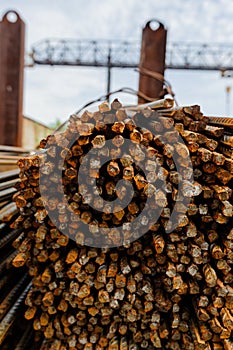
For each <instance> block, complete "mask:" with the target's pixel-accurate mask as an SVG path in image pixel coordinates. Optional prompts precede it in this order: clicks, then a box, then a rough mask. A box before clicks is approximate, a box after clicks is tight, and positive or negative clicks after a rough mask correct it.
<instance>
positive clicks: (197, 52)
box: [32, 39, 233, 71]
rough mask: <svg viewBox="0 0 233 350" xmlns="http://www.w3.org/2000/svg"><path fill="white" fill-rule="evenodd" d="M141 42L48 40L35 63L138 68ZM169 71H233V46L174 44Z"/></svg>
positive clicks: (35, 55) (169, 52)
mask: <svg viewBox="0 0 233 350" xmlns="http://www.w3.org/2000/svg"><path fill="white" fill-rule="evenodd" d="M140 45H141V43H140V42H137V41H103V40H100V41H99V40H98V41H94V40H74V39H69V40H61V39H47V40H43V41H41V42H39V43H37V44H35V45H34V46H33V48H32V58H33V62H34V63H35V64H41V65H62V66H63V65H67V66H86V67H109V66H110V67H119V68H135V67H138V63H139V55H140ZM166 68H168V69H193V70H221V71H231V70H233V44H198V43H170V44H168V45H167V52H166Z"/></svg>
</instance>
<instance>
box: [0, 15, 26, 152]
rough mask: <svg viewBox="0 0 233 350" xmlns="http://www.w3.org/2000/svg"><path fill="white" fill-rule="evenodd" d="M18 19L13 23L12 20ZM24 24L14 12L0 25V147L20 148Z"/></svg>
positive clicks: (3, 19)
mask: <svg viewBox="0 0 233 350" xmlns="http://www.w3.org/2000/svg"><path fill="white" fill-rule="evenodd" d="M12 14H13V15H15V16H16V21H15V22H12V21H11V20H10V16H12ZM24 37H25V24H24V22H23V21H22V19H21V18H20V17H19V15H18V14H17V13H16V12H15V11H8V12H7V13H6V14H5V15H4V16H3V18H2V21H1V22H0V77H1V79H0V144H3V145H11V146H21V144H22V119H23V116H22V105H23V73H24Z"/></svg>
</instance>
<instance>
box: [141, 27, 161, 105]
mask: <svg viewBox="0 0 233 350" xmlns="http://www.w3.org/2000/svg"><path fill="white" fill-rule="evenodd" d="M152 22H157V23H158V24H159V28H158V29H156V30H153V29H152V28H151V24H152ZM166 39H167V30H166V29H165V28H164V25H163V24H162V23H160V22H158V21H153V20H152V21H149V22H148V23H147V24H146V26H145V27H144V29H143V31H142V44H141V56H140V64H139V67H140V68H146V69H148V70H150V71H152V72H156V73H159V74H161V75H164V69H165V53H166ZM162 89H163V83H162V82H161V81H159V80H156V79H153V78H151V77H148V76H146V75H144V74H140V77H139V90H140V91H142V92H143V93H144V94H145V95H147V96H149V97H151V98H158V97H159V96H160V93H161V91H162ZM145 102H146V101H145V100H143V99H142V98H139V99H138V103H145Z"/></svg>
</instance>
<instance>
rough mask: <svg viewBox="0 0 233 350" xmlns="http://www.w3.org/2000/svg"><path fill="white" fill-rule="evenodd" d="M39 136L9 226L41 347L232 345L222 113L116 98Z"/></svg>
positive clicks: (228, 152) (226, 136)
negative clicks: (213, 115) (132, 105)
mask: <svg viewBox="0 0 233 350" xmlns="http://www.w3.org/2000/svg"><path fill="white" fill-rule="evenodd" d="M150 107H151V108H150ZM128 141H130V143H129V144H128ZM41 147H42V148H44V151H43V152H41V153H39V154H35V155H33V156H30V157H27V158H23V159H21V160H20V161H19V162H18V164H19V167H20V179H21V181H20V183H19V184H18V185H17V190H18V192H17V193H16V194H14V200H15V202H16V205H17V207H18V208H19V211H20V215H19V216H18V218H17V219H16V220H15V222H14V224H13V225H11V226H12V228H13V229H14V230H21V233H20V235H19V236H18V237H17V239H16V240H15V242H14V247H15V248H17V249H18V250H19V252H18V254H17V256H16V257H15V258H14V260H13V264H14V266H16V267H20V268H21V269H22V268H23V267H24V266H25V265H27V266H28V269H29V274H30V276H31V277H32V286H31V288H30V291H29V292H28V294H27V297H26V305H27V306H28V308H27V310H26V311H25V318H26V319H28V320H33V328H34V330H35V331H39V332H42V333H43V335H44V337H45V339H46V340H45V343H44V345H43V349H53V350H65V349H71V350H74V349H85V350H89V349H112V350H114V349H121V350H124V349H131V350H132V349H144V348H148V349H173V350H176V349H177V350H178V349H185V350H193V349H194V350H195V349H212V350H220V349H225V350H230V349H232V347H233V342H232V340H231V339H232V336H233V312H232V310H233V273H232V263H233V249H232V248H233V229H232V216H233V206H232V176H233V175H232V174H233V159H232V129H231V127H230V126H229V123H227V126H224V125H219V124H218V119H217V118H210V119H208V118H207V117H205V116H203V115H202V113H201V112H200V108H199V107H198V106H192V107H182V108H175V107H174V106H173V102H171V101H170V100H163V101H159V102H157V103H156V104H153V105H151V106H149V107H148V106H144V107H143V106H140V107H136V108H130V107H129V108H127V109H125V108H122V106H121V104H120V103H119V102H118V101H117V100H115V101H113V102H112V104H111V105H109V104H108V103H103V104H101V105H100V106H99V111H97V112H93V113H91V112H88V111H85V112H84V113H83V114H82V115H81V116H79V115H73V116H71V118H70V120H69V124H68V126H67V129H66V130H65V131H64V132H62V133H59V134H54V135H52V136H50V137H48V138H47V140H42V142H41ZM88 155H89V158H88V157H87V156H88ZM104 159H105V161H104ZM106 159H107V160H106ZM80 174H84V175H83V176H81V175H80ZM80 181H81V183H80ZM129 194H130V195H131V197H130V201H129V200H128V199H129ZM115 203H117V204H115ZM148 203H149V206H148ZM155 217H156V218H157V219H156V220H155ZM13 232H14V231H13ZM12 235H13V233H12ZM25 278H26V277H25ZM26 281H27V279H26ZM21 283H22V282H21ZM26 284H27V283H26V282H25V285H26ZM17 288H20V287H17ZM27 288H28V287H26V289H25V293H26V291H27Z"/></svg>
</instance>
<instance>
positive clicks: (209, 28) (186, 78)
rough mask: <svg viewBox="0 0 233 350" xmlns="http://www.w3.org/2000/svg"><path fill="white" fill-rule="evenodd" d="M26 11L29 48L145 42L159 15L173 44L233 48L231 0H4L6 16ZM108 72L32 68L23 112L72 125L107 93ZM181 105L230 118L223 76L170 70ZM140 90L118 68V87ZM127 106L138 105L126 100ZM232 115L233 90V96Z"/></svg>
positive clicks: (134, 77) (114, 81) (132, 78)
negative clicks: (63, 42) (49, 42)
mask: <svg viewBox="0 0 233 350" xmlns="http://www.w3.org/2000/svg"><path fill="white" fill-rule="evenodd" d="M9 9H14V10H16V11H18V12H19V14H20V15H21V17H22V18H23V20H24V21H25V23H26V32H27V34H26V50H27V52H30V49H31V47H32V45H33V44H34V43H36V42H38V41H40V40H42V39H45V38H73V39H75V38H77V39H135V40H140V39H141V30H142V27H143V26H144V25H145V23H146V22H147V21H148V20H150V19H152V18H157V19H159V20H160V21H161V22H163V23H164V24H165V25H166V27H167V28H168V41H169V42H176V41H189V42H190V41H195V42H206V43H214V42H223V43H225V42H227V43H231V44H232V46H233V20H232V19H233V1H232V0H176V1H174V0H163V1H162V0H143V1H142V0H66V1H65V0H49V1H48V0H47V1H46V0H40V1H38V0H37V1H36V0H1V1H0V11H1V15H3V14H4V13H5V12H6V11H7V10H9ZM106 75H107V72H106V69H104V68H82V67H77V68H71V67H59V68H58V67H47V66H36V67H34V68H27V69H26V70H25V94H24V114H25V115H28V116H30V117H32V118H34V119H37V120H40V121H42V122H44V123H50V122H53V121H54V120H55V119H56V118H59V119H60V120H65V119H66V118H67V117H68V116H69V115H70V114H71V113H73V112H74V111H76V110H77V109H78V108H79V107H80V106H82V105H83V104H85V103H86V102H88V101H89V100H92V99H95V98H97V97H99V96H100V95H103V94H104V93H105V92H106ZM166 78H167V79H168V80H169V81H170V83H171V84H172V87H173V90H174V91H175V93H176V97H177V100H178V102H179V104H183V105H187V104H199V105H201V108H202V110H203V112H204V113H205V114H207V115H222V116H224V115H226V92H225V89H226V86H228V85H229V86H233V79H232V78H228V79H227V78H221V75H220V72H206V71H202V72H200V71H195V72H193V71H174V70H168V71H167V72H166ZM122 86H129V87H132V88H135V89H137V86H138V74H137V73H136V72H134V71H133V70H128V69H127V70H126V69H124V70H120V69H114V70H113V73H112V86H111V89H112V90H114V89H118V88H121V87H122ZM119 98H120V99H121V100H123V101H124V102H136V99H134V98H133V99H132V97H126V96H122V95H119ZM230 102H231V105H230V113H231V115H232V114H233V91H232V93H231V95H230Z"/></svg>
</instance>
